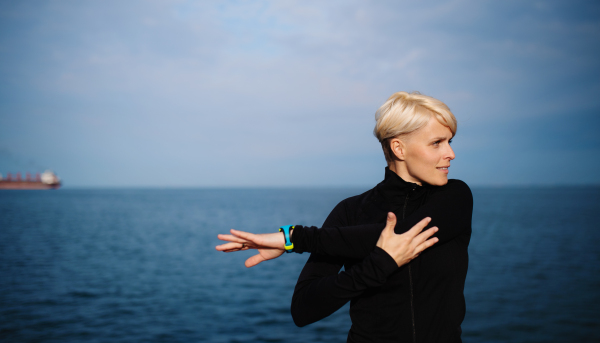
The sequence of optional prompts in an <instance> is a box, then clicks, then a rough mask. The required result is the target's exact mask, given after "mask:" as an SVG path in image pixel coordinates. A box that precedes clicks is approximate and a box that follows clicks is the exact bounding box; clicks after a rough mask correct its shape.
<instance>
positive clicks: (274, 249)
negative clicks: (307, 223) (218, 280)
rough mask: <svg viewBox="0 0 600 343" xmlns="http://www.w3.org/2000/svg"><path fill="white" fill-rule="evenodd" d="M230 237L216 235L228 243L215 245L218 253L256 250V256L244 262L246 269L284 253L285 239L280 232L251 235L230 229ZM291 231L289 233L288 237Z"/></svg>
mask: <svg viewBox="0 0 600 343" xmlns="http://www.w3.org/2000/svg"><path fill="white" fill-rule="evenodd" d="M230 232H231V235H218V236H217V237H218V238H219V239H220V240H222V241H227V242H229V243H225V244H221V245H217V247H216V249H217V250H218V251H224V252H234V251H240V250H248V249H257V250H258V254H256V255H254V256H252V257H250V258H248V259H247V260H246V263H245V265H246V267H248V268H250V267H254V266H255V265H257V264H259V263H261V262H263V261H267V260H272V259H274V258H277V257H279V256H281V255H282V254H283V252H284V251H285V238H284V236H283V234H282V233H281V232H277V233H264V234H253V233H250V232H244V231H239V230H234V229H231V231H230ZM292 234H293V231H292V232H290V236H291V235H292Z"/></svg>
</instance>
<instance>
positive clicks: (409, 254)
mask: <svg viewBox="0 0 600 343" xmlns="http://www.w3.org/2000/svg"><path fill="white" fill-rule="evenodd" d="M430 221H431V218H429V217H427V218H425V219H423V220H421V221H420V222H418V223H417V224H416V225H415V226H413V227H412V228H411V229H410V230H408V231H406V232H405V233H403V234H400V235H397V234H396V233H395V232H394V228H395V227H396V216H395V215H394V214H393V213H392V212H389V213H388V217H387V223H386V225H385V228H384V229H383V231H381V235H380V236H379V240H378V241H377V246H378V247H380V248H381V249H383V250H385V252H387V253H388V254H389V255H390V256H392V258H393V259H394V260H395V261H396V263H397V264H398V267H400V266H403V265H405V264H407V263H408V262H410V261H411V260H412V259H414V258H415V257H417V256H419V254H420V253H421V252H422V251H423V250H425V249H427V248H429V247H430V246H432V245H434V244H435V243H437V241H438V240H439V239H437V238H436V237H434V238H431V239H429V240H428V238H429V237H431V236H432V235H433V234H434V233H436V232H437V231H438V228H437V227H435V226H434V227H432V228H430V229H429V230H427V231H425V232H423V233H420V232H421V231H423V229H424V228H425V226H427V224H429V222H430Z"/></svg>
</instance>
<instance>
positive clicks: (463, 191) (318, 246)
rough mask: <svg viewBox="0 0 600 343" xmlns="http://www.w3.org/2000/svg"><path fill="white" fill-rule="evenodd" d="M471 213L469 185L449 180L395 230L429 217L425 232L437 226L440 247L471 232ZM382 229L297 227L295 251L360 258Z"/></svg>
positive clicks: (407, 227)
mask: <svg viewBox="0 0 600 343" xmlns="http://www.w3.org/2000/svg"><path fill="white" fill-rule="evenodd" d="M472 212H473V196H472V194H471V190H470V189H469V186H467V184H465V183H464V182H462V181H460V180H451V181H450V182H449V183H448V184H447V185H445V186H442V187H439V188H438V189H436V191H435V192H434V193H433V194H432V195H431V196H430V198H429V199H428V201H427V202H426V203H425V204H424V205H423V206H421V207H420V208H418V209H417V210H416V211H415V212H414V213H412V214H411V215H410V216H408V217H407V218H406V219H405V220H404V221H401V222H398V223H397V224H396V228H395V230H394V231H395V232H396V233H404V232H406V231H408V230H410V229H411V228H412V227H413V226H414V225H415V224H417V223H418V222H419V221H421V220H422V219H423V218H425V217H431V219H432V220H431V222H430V223H429V224H428V225H427V227H426V228H425V229H424V230H426V229H428V228H430V227H433V226H437V227H438V228H439V231H438V232H437V233H436V234H435V235H434V237H438V238H439V240H440V242H439V243H437V244H441V243H444V242H447V241H449V240H451V239H453V238H454V237H456V236H458V235H460V234H461V233H462V232H465V231H467V230H470V228H471V217H472ZM325 224H326V225H327V224H329V223H328V222H326V223H325ZM384 227H385V224H366V225H358V226H349V227H341V226H332V227H324V228H322V229H318V228H316V227H314V226H312V227H303V226H297V227H296V228H295V229H294V234H293V236H292V237H293V240H294V250H295V251H296V252H299V253H302V252H311V253H318V254H324V255H328V256H332V257H340V258H352V259H363V258H365V257H366V256H368V255H369V254H370V253H371V252H372V251H373V247H375V245H376V244H377V240H378V239H379V235H380V234H381V231H382V230H383V228H384Z"/></svg>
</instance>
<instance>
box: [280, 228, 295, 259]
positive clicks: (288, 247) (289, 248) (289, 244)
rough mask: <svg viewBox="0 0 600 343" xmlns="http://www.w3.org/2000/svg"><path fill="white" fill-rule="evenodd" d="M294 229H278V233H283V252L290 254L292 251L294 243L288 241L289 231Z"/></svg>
mask: <svg viewBox="0 0 600 343" xmlns="http://www.w3.org/2000/svg"><path fill="white" fill-rule="evenodd" d="M293 229H294V225H285V226H282V227H280V228H279V232H283V237H285V252H287V253H290V252H293V251H294V243H292V241H290V231H291V230H293Z"/></svg>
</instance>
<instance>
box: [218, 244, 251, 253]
mask: <svg viewBox="0 0 600 343" xmlns="http://www.w3.org/2000/svg"><path fill="white" fill-rule="evenodd" d="M215 248H216V249H217V250H218V251H224V252H232V251H239V250H246V249H249V248H250V247H249V246H248V245H245V243H225V244H221V245H217V246H216V247H215Z"/></svg>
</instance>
